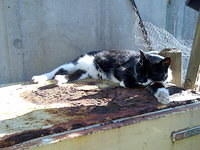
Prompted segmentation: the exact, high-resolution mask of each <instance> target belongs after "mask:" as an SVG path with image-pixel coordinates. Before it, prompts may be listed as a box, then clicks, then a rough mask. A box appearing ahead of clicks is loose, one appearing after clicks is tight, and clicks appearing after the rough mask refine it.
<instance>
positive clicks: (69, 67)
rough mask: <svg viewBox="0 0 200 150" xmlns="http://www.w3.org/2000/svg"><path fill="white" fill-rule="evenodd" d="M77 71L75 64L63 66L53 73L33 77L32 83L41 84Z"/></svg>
mask: <svg viewBox="0 0 200 150" xmlns="http://www.w3.org/2000/svg"><path fill="white" fill-rule="evenodd" d="M74 71H76V64H75V63H73V62H70V63H67V64H64V65H61V66H59V67H57V68H56V69H54V70H52V71H51V72H48V73H44V74H41V75H37V76H33V77H32V81H33V82H34V83H41V82H44V81H47V80H51V79H54V77H55V76H56V75H67V74H69V73H71V72H74Z"/></svg>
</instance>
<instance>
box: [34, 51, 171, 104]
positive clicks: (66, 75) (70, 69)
mask: <svg viewBox="0 0 200 150" xmlns="http://www.w3.org/2000/svg"><path fill="white" fill-rule="evenodd" d="M170 62H171V60H170V58H168V57H167V58H164V57H162V56H160V55H156V54H150V53H144V52H142V51H129V50H104V51H93V52H89V53H87V54H84V55H82V56H80V57H78V58H77V59H75V60H73V61H71V62H69V63H66V64H64V65H61V66H59V67H57V68H56V69H54V70H53V71H51V72H49V73H45V74H42V75H39V76H33V77H32V80H33V82H35V83H38V82H43V81H46V80H50V79H55V80H57V81H58V83H59V84H62V83H66V82H70V81H75V80H81V79H85V78H93V79H106V80H111V81H113V82H116V83H119V84H120V86H122V87H128V88H134V87H137V86H145V87H147V88H148V89H149V91H150V92H151V93H152V94H154V96H155V97H156V98H157V100H158V101H159V102H160V103H162V104H167V103H169V102H170V101H169V91H168V90H167V89H166V88H165V87H164V82H165V81H166V80H167V79H169V78H168V74H169V73H170V71H168V70H169V65H170ZM170 77H171V75H170Z"/></svg>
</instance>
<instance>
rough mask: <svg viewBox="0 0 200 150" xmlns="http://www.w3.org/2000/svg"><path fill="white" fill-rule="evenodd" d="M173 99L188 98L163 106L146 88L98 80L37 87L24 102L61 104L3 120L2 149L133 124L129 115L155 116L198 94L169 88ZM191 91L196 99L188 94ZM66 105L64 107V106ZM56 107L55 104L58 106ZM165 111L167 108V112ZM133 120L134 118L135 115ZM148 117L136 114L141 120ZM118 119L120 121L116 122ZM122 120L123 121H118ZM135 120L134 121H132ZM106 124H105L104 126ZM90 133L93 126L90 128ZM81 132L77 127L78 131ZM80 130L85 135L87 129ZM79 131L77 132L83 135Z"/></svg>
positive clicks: (29, 92) (137, 118)
mask: <svg viewBox="0 0 200 150" xmlns="http://www.w3.org/2000/svg"><path fill="white" fill-rule="evenodd" d="M170 93H171V94H172V93H173V94H172V95H171V99H176V97H179V98H180V97H181V95H182V98H184V100H185V101H177V102H172V103H170V104H169V105H161V104H159V103H158V102H157V101H156V99H155V98H154V97H153V96H152V95H150V94H149V93H148V92H147V91H146V90H145V89H141V88H140V89H125V88H120V87H109V88H103V89H101V88H99V87H98V86H96V83H95V82H87V83H74V84H68V85H67V86H63V87H54V86H53V87H51V88H42V89H41V88H40V89H38V90H33V91H26V92H23V93H20V95H21V97H23V99H24V101H26V102H28V103H34V104H35V105H36V106H38V107H39V106H40V105H52V104H59V107H53V108H47V109H36V110H34V111H32V112H30V113H27V114H24V115H22V116H19V117H16V118H12V119H7V120H2V121H1V122H0V124H1V125H0V129H1V132H5V133H6V134H5V135H4V136H1V137H0V148H8V147H10V146H14V145H16V144H19V143H23V142H25V141H29V140H31V139H35V138H39V137H44V136H48V135H53V134H55V133H64V132H70V131H73V130H75V129H80V128H81V129H83V128H87V127H89V126H95V125H97V124H101V125H99V126H98V128H99V129H100V128H101V129H105V128H114V127H117V126H119V124H120V125H121V126H123V125H126V124H128V123H130V122H129V121H130V120H129V119H128V120H129V121H128V120H127V119H125V120H126V121H125V122H123V121H122V120H123V119H124V118H127V117H134V116H138V115H143V114H144V115H145V114H148V116H149V117H150V116H151V117H152V116H156V114H157V113H154V112H159V111H160V112H159V115H161V114H162V113H163V112H165V114H166V113H169V112H175V111H181V110H180V108H179V109H178V108H176V109H174V108H175V107H177V106H182V105H184V106H185V105H186V106H187V105H190V104H193V103H194V104H195V103H196V101H194V100H197V99H198V98H197V97H200V96H199V94H197V93H194V92H191V91H184V90H183V89H181V88H177V87H170ZM184 94H185V95H188V94H191V95H194V97H195V96H197V97H195V98H191V97H186V96H185V95H184ZM62 105H63V107H61V106H62ZM55 106H56V105H55ZM165 110H166V111H165ZM132 119H133V118H132ZM144 119H145V117H135V118H134V119H133V120H135V121H136V120H137V121H141V120H144ZM113 120H118V121H116V122H115V121H113ZM119 120H120V121H119ZM133 120H132V122H133ZM116 123H117V124H116ZM102 125H103V126H102ZM87 130H88V132H87V133H89V131H90V130H92V129H90V128H88V129H87ZM77 131H78V130H77ZM79 132H81V133H83V132H84V134H86V131H85V130H80V131H79ZM79 132H76V133H78V135H79V134H80V133H79Z"/></svg>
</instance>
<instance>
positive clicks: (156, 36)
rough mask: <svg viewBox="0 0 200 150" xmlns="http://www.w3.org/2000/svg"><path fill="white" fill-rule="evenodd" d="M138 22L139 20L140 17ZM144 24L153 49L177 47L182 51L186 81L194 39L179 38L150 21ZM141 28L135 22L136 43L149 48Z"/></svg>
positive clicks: (142, 47)
mask: <svg viewBox="0 0 200 150" xmlns="http://www.w3.org/2000/svg"><path fill="white" fill-rule="evenodd" d="M136 22H139V18H138V20H137V21H136ZM144 26H145V29H146V31H147V34H148V40H149V41H150V44H151V48H152V50H154V51H161V50H163V49H165V48H176V49H179V50H180V51H181V52H182V76H183V78H182V81H184V79H185V76H186V71H187V67H188V63H189V57H190V52H191V47H192V40H178V39H177V38H175V37H174V36H173V35H172V34H171V33H169V32H168V31H166V30H165V29H163V28H159V27H157V26H155V25H154V24H152V23H150V22H144ZM140 28H141V27H140V26H139V23H135V31H136V33H135V37H134V38H135V44H136V45H137V47H139V48H141V49H145V50H147V49H149V45H148V43H146V41H145V39H144V36H143V35H142V32H141V29H140Z"/></svg>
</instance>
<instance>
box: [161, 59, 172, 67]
mask: <svg viewBox="0 0 200 150" xmlns="http://www.w3.org/2000/svg"><path fill="white" fill-rule="evenodd" d="M160 63H161V64H162V66H165V67H169V65H170V64H171V58H170V57H166V58H164V59H163V60H161V62H160Z"/></svg>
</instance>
